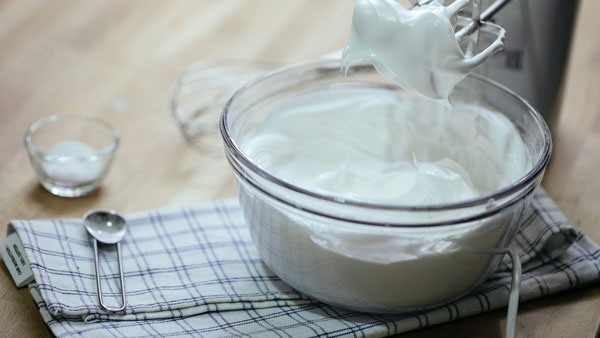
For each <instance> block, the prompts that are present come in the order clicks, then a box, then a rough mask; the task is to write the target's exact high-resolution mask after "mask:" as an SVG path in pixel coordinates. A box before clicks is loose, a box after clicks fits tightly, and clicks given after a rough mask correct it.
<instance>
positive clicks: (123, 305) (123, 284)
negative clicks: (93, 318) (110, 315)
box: [94, 238, 127, 312]
mask: <svg viewBox="0 0 600 338" xmlns="http://www.w3.org/2000/svg"><path fill="white" fill-rule="evenodd" d="M117 259H118V261H119V278H120V280H121V303H122V305H121V306H120V307H118V308H114V307H109V306H107V305H106V304H104V301H103V300H102V298H103V296H102V283H100V265H99V264H98V241H97V240H96V239H95V238H94V263H95V266H96V287H97V288H98V300H99V301H100V306H101V307H102V308H103V309H104V310H106V311H110V312H119V311H123V310H124V309H125V305H126V304H127V303H126V300H125V279H124V277H123V263H122V261H121V244H120V243H117Z"/></svg>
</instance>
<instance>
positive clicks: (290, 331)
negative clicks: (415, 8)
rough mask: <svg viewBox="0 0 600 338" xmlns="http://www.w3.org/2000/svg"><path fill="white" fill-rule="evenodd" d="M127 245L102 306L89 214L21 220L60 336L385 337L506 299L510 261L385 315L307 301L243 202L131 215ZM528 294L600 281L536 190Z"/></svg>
mask: <svg viewBox="0 0 600 338" xmlns="http://www.w3.org/2000/svg"><path fill="white" fill-rule="evenodd" d="M126 219H127V222H128V224H129V228H128V235H127V236H126V238H125V239H124V243H123V245H122V254H123V264H124V271H125V282H126V288H127V297H128V306H127V308H126V313H125V314H107V313H105V312H103V311H102V310H101V309H100V308H99V307H98V305H97V304H98V301H97V298H96V297H97V293H96V287H95V282H94V278H95V277H94V266H93V265H94V264H93V254H92V249H91V246H90V239H89V236H88V235H87V233H86V232H85V229H84V227H83V224H82V221H81V220H36V221H13V222H11V224H10V225H9V232H12V231H16V232H17V233H18V234H19V236H20V239H21V241H22V243H23V246H24V248H25V251H26V253H27V255H28V257H29V259H30V263H31V267H32V270H33V272H34V276H35V282H33V283H31V284H30V285H29V290H30V292H31V294H32V296H33V299H34V301H35V302H36V303H37V306H38V308H39V310H40V313H41V315H42V317H43V319H44V320H45V322H46V323H47V324H48V326H49V327H50V329H51V330H52V332H53V333H54V334H56V335H57V336H59V337H71V336H77V337H78V336H84V337H100V336H107V337H146V336H208V337H222V336H246V335H259V336H261V337H311V336H312V337H315V336H328V337H338V336H354V337H356V336H368V337H379V336H386V335H391V334H394V333H400V332H405V331H409V330H413V329H417V328H421V327H425V326H430V325H435V324H439V323H443V322H447V321H451V320H456V319H459V318H464V317H467V316H472V315H476V314H479V313H483V312H486V311H490V310H493V309H497V308H501V307H504V306H506V305H507V302H508V291H509V287H510V276H509V274H508V273H507V271H510V265H509V263H508V262H506V261H505V262H502V264H501V265H500V267H499V269H498V271H497V274H496V275H495V276H494V278H492V279H490V280H488V281H487V282H485V283H484V284H482V285H480V286H479V287H478V288H477V289H476V290H474V291H473V292H472V293H471V294H470V295H468V296H466V297H464V298H462V299H460V300H458V301H456V302H453V303H450V304H447V305H445V306H441V307H439V308H436V309H432V310H429V311H426V312H421V313H408V314H398V315H377V314H366V313H358V312H352V311H346V310H342V309H339V308H334V307H330V306H327V305H325V304H322V303H319V302H316V301H313V300H310V299H309V298H307V297H306V296H304V295H302V294H300V293H298V292H296V291H295V290H294V289H292V288H290V287H289V286H287V285H286V284H285V283H283V282H282V281H281V280H280V279H279V278H277V276H275V275H274V274H273V273H272V272H271V271H270V270H269V269H268V268H266V267H265V266H264V265H263V263H262V262H261V260H260V258H259V256H258V252H257V251H256V249H255V248H254V246H253V244H252V242H251V240H250V235H249V233H248V231H247V229H246V226H245V224H244V219H243V215H242V213H241V210H240V208H239V206H238V204H237V201H236V200H225V201H215V202H209V203H204V204H199V205H195V206H187V207H178V208H166V209H160V210H153V211H148V212H141V213H136V214H130V215H127V216H126ZM513 245H514V247H515V248H516V249H517V250H518V251H519V252H520V256H521V259H522V260H523V267H524V274H523V279H522V284H521V300H522V301H523V300H529V299H533V298H538V297H541V296H545V295H548V294H552V293H556V292H559V291H562V290H566V289H569V288H574V287H578V286H582V285H585V284H589V283H592V282H596V281H598V280H600V249H599V247H598V246H597V245H596V244H595V243H594V242H593V241H591V240H590V239H589V238H588V237H587V236H585V235H584V234H583V233H581V232H580V231H578V230H577V229H576V228H575V227H574V226H573V225H572V224H570V223H569V222H568V221H567V220H566V219H565V217H564V216H563V215H562V213H561V212H560V210H559V209H558V208H557V207H556V205H555V204H554V203H553V202H552V200H551V199H550V198H549V197H548V196H547V195H546V193H545V192H544V191H543V190H541V189H539V190H538V191H537V192H536V193H535V197H534V200H533V203H532V207H531V208H530V209H529V211H528V213H527V214H526V215H525V216H524V217H523V220H522V227H521V230H520V232H519V234H518V236H517V238H516V240H515V241H514V243H513ZM101 252H102V254H101V257H100V260H101V270H102V275H103V276H105V278H103V283H104V284H103V285H105V287H104V288H103V291H104V292H105V293H106V295H105V297H106V298H108V299H109V303H110V301H111V300H112V301H113V302H114V303H110V304H114V305H116V304H117V300H118V294H119V289H118V281H117V279H116V278H117V276H118V275H117V272H118V270H117V266H116V257H115V254H114V252H111V251H110V250H109V248H106V247H101Z"/></svg>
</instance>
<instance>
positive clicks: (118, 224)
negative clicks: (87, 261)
mask: <svg viewBox="0 0 600 338" xmlns="http://www.w3.org/2000/svg"><path fill="white" fill-rule="evenodd" d="M83 220H84V223H85V228H86V229H87V231H88V233H89V234H90V235H92V237H94V263H95V264H96V286H97V287H98V299H99V300H100V306H101V307H102V308H103V309H104V310H106V311H110V312H119V311H123V310H124V309H125V305H126V301H125V280H124V278H123V264H122V263H121V245H120V243H119V242H120V241H121V240H122V239H123V236H125V233H126V232H127V227H126V225H127V223H126V222H125V219H123V217H121V216H120V215H119V214H117V213H116V212H114V211H112V210H92V211H90V212H88V213H86V214H85V215H84V216H83ZM98 242H100V243H104V244H116V245H117V258H118V260H119V277H120V279H121V301H122V303H123V304H122V305H121V307H119V308H112V307H108V306H106V305H105V304H104V302H103V301H102V286H101V284H100V268H99V264H98Z"/></svg>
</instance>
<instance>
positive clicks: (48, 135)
mask: <svg viewBox="0 0 600 338" xmlns="http://www.w3.org/2000/svg"><path fill="white" fill-rule="evenodd" d="M118 145H119V131H118V130H116V129H114V128H113V127H112V126H111V125H110V124H108V123H107V122H105V121H102V120H100V119H97V118H94V117H88V116H77V115H70V116H58V115H52V116H49V117H46V118H43V119H41V120H38V121H36V122H34V123H33V124H32V125H31V127H29V129H28V130H27V132H26V133H25V148H26V149H27V153H28V154H29V159H30V161H31V165H32V166H33V169H34V170H35V173H36V175H37V177H38V179H39V181H40V183H41V185H42V186H43V187H44V188H45V189H46V190H48V191H49V192H50V193H52V194H54V195H57V196H62V197H79V196H82V195H85V194H87V193H89V192H91V191H93V190H95V189H96V188H98V187H99V186H100V185H101V184H102V181H103V179H104V177H105V176H106V174H107V173H108V170H109V169H110V165H111V163H112V160H113V157H114V153H115V150H116V149H117V147H118Z"/></svg>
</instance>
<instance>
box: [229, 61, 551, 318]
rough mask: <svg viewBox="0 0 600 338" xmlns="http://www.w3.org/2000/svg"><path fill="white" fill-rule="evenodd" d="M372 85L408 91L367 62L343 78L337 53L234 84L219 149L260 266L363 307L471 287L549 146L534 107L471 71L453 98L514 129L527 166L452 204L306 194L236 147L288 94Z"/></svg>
mask: <svg viewBox="0 0 600 338" xmlns="http://www.w3.org/2000/svg"><path fill="white" fill-rule="evenodd" d="M349 87H352V88H362V87H369V88H379V89H381V90H389V91H393V92H397V93H398V94H400V95H405V94H406V93H405V92H403V90H402V89H401V88H398V87H397V86H395V85H393V84H392V83H390V81H389V80H388V79H386V78H384V77H382V76H381V75H379V74H378V73H377V72H376V71H375V70H374V68H373V67H372V66H370V65H366V64H359V65H355V66H353V67H351V68H350V70H349V72H348V74H347V75H346V76H345V75H344V74H343V73H342V72H340V64H339V60H319V61H313V62H308V63H302V64H297V65H292V66H288V67H284V68H280V69H277V70H275V71H272V72H269V73H267V74H264V75H263V76H261V77H259V78H257V79H255V80H253V81H251V82H250V83H248V84H246V85H245V86H244V87H242V88H241V89H240V90H238V91H237V92H236V93H235V94H234V95H233V96H232V97H231V99H230V100H229V101H228V103H227V105H226V106H225V108H224V110H223V114H222V117H221V124H220V128H221V134H222V137H223V139H224V142H225V153H226V156H227V158H228V160H229V163H230V164H231V167H232V168H233V172H234V174H235V177H236V179H237V181H238V183H239V184H238V193H239V200H240V204H241V207H242V209H243V213H244V215H245V218H246V221H247V224H248V226H249V228H250V233H251V236H252V240H253V242H254V243H255V245H256V247H257V249H258V251H259V253H260V256H261V258H262V260H263V261H264V263H265V264H266V265H267V266H268V267H269V268H270V269H271V270H272V271H273V272H275V273H276V274H277V275H278V276H279V277H280V278H281V279H283V280H284V281H285V282H287V283H288V284H290V285H291V286H293V287H294V288H296V289H297V290H299V291H301V292H303V293H305V294H307V295H309V296H311V297H313V298H315V299H318V300H320V301H323V302H325V303H328V304H331V305H335V306H340V307H343V308H347V309H352V310H358V311H365V312H380V313H383V312H405V311H415V310H421V309H424V308H429V307H433V306H437V305H441V304H443V303H446V302H449V301H452V300H453V299H456V298H458V297H461V296H462V295H464V294H466V293H468V292H469V291H470V290H472V289H473V288H474V287H476V286H477V285H478V284H480V283H481V282H483V281H484V280H485V279H487V278H488V277H489V276H490V275H491V274H492V273H493V272H494V270H495V269H496V267H497V265H498V263H499V261H500V259H501V256H500V255H497V254H492V253H491V252H492V250H496V252H497V251H498V249H502V248H507V247H508V245H509V244H510V242H511V241H512V240H513V238H514V237H515V235H516V233H517V232H518V230H519V222H520V219H521V216H522V215H523V212H524V210H525V209H526V208H527V207H528V205H529V204H530V202H531V199H532V197H533V192H534V190H535V188H536V187H537V186H538V185H539V183H540V181H541V179H542V176H543V173H544V170H545V168H546V165H547V163H548V160H549V158H550V153H551V148H552V143H551V138H550V132H549V130H548V127H547V126H546V123H545V122H544V120H543V119H542V118H541V117H540V115H539V114H538V113H537V112H536V111H535V110H534V109H533V108H532V107H531V106H530V105H529V104H528V103H527V102H525V101H524V100H523V99H522V98H520V97H519V96H518V95H516V94H515V93H513V92H511V91H510V90H508V89H506V88H504V87H502V86H501V85H499V84H497V83H494V82H492V81H490V80H488V79H486V78H483V77H481V76H477V75H470V76H468V77H467V78H466V79H465V80H464V81H462V82H460V83H459V84H458V86H457V87H456V89H455V91H454V93H453V95H452V96H451V100H453V101H456V100H459V101H460V100H465V101H468V102H480V103H481V104H485V105H487V106H491V107H492V108H495V109H496V110H498V111H500V112H502V113H503V114H504V115H506V116H507V117H508V118H509V119H510V120H511V121H512V122H513V123H514V124H515V126H516V128H517V130H518V132H519V134H520V137H521V138H522V139H523V141H524V143H525V145H526V148H527V154H528V161H529V168H530V170H529V171H528V172H527V173H526V174H525V175H524V176H523V177H521V178H520V179H519V180H518V181H517V182H515V183H514V184H511V185H509V186H506V187H504V188H502V189H500V190H497V191H495V192H493V193H490V194H488V195H486V196H482V197H479V198H475V199H471V200H465V201H461V202H458V203H449V204H438V205H419V206H405V205H393V204H378V203H370V202H365V201H361V200H353V199H345V198H340V197H338V196H334V195H327V194H323V193H319V192H315V191H309V190H306V189H304V188H302V187H301V186H297V185H296V184H295V183H294V182H289V181H286V180H284V179H281V178H280V177H277V176H275V175H273V174H272V173H270V172H269V171H268V170H266V169H265V168H262V167H260V166H259V165H257V164H256V163H255V161H254V160H253V159H252V158H250V157H249V156H247V155H246V154H245V153H244V152H243V150H242V148H241V147H240V145H239V144H238V143H237V140H239V139H240V138H241V137H243V136H244V135H246V134H247V133H248V131H249V130H251V129H252V128H253V126H256V125H258V124H260V123H261V122H262V121H263V120H264V118H265V117H266V116H267V115H269V114H270V113H272V112H273V111H274V110H276V109H277V107H278V105H279V104H280V103H282V102H285V101H286V100H289V99H290V98H293V97H297V96H299V95H302V94H303V93H308V92H314V91H330V90H336V89H339V88H349Z"/></svg>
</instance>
